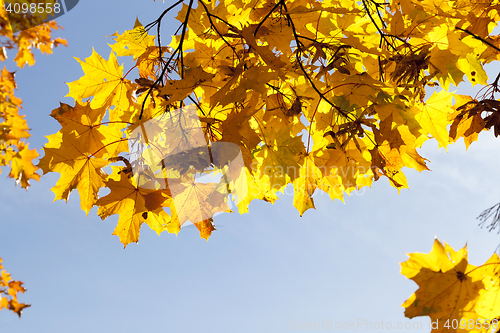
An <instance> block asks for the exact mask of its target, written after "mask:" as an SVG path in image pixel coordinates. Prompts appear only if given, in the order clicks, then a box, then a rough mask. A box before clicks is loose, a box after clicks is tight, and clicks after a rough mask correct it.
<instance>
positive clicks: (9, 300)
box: [0, 258, 30, 317]
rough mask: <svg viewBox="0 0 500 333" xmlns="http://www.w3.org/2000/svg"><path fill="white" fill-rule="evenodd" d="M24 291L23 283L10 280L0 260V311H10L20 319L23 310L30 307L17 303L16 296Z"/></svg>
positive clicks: (0, 259)
mask: <svg viewBox="0 0 500 333" xmlns="http://www.w3.org/2000/svg"><path fill="white" fill-rule="evenodd" d="M25 291H26V289H25V288H24V287H23V283H22V282H20V281H14V280H12V278H11V277H10V274H9V273H7V271H5V270H4V268H3V266H2V258H0V310H3V309H7V310H12V311H13V312H14V313H16V314H17V315H18V316H19V317H21V313H22V311H23V309H25V308H28V307H30V305H29V304H24V303H19V302H18V300H17V294H18V293H24V292H25Z"/></svg>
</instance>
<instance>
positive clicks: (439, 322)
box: [401, 239, 500, 333]
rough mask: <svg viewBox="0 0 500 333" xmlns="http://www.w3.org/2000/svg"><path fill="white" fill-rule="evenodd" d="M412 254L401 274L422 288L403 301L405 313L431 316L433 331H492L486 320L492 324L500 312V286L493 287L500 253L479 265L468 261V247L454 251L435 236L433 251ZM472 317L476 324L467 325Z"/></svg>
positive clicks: (410, 315) (415, 315)
mask: <svg viewBox="0 0 500 333" xmlns="http://www.w3.org/2000/svg"><path fill="white" fill-rule="evenodd" d="M409 256H410V258H409V259H408V260H407V261H406V262H404V263H401V274H403V275H404V276H406V277H408V278H410V279H412V280H413V281H415V282H416V283H417V284H418V285H419V289H418V290H417V291H416V292H415V293H414V294H413V295H412V296H411V297H410V298H409V299H408V300H406V302H404V303H403V307H405V308H406V310H405V316H406V317H408V318H414V317H417V316H429V317H430V318H431V321H432V323H433V325H432V332H433V333H437V332H486V331H489V330H488V329H485V328H486V326H485V324H486V323H487V326H488V328H489V327H490V326H491V322H490V321H491V320H493V319H494V318H496V317H498V316H499V315H500V304H499V302H498V301H497V296H498V288H494V287H495V286H496V282H497V281H498V272H499V267H500V260H499V259H498V256H497V255H493V257H492V258H491V259H490V260H489V261H488V262H486V263H485V264H484V265H482V266H479V267H476V266H474V265H471V264H469V263H468V262H467V250H466V248H465V247H464V248H463V249H461V250H459V251H457V252H455V251H454V250H453V249H452V248H451V247H450V246H449V245H447V244H444V245H443V244H442V243H440V242H439V241H438V240H437V239H436V240H435V241H434V246H433V248H432V251H431V252H430V253H428V254H423V253H411V254H409ZM489 289H492V290H489ZM470 320H471V321H474V323H475V324H474V325H473V327H467V326H466V325H467V324H468V323H469V321H470ZM464 324H465V325H464ZM480 325H481V326H480ZM497 326H498V325H497Z"/></svg>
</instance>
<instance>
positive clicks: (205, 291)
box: [0, 0, 500, 333]
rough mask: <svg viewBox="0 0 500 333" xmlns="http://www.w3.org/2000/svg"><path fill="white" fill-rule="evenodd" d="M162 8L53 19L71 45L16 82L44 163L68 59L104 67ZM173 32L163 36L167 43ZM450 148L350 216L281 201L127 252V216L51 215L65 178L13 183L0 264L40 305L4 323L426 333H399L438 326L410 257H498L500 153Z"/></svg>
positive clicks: (486, 138)
mask: <svg viewBox="0 0 500 333" xmlns="http://www.w3.org/2000/svg"><path fill="white" fill-rule="evenodd" d="M166 6H167V4H164V3H162V2H161V1H156V2H153V1H152V0H143V1H141V2H140V3H139V2H137V1H131V0H120V1H117V0H107V1H105V2H104V1H94V0H87V1H80V3H79V4H78V5H77V7H75V8H74V9H73V10H72V11H71V12H69V13H68V14H66V15H64V16H62V17H60V18H59V19H58V23H59V24H60V25H62V26H63V27H64V30H63V31H61V33H60V34H56V36H61V37H63V38H66V39H67V40H68V43H69V46H68V47H66V48H65V47H59V48H57V49H55V50H54V54H52V55H50V56H45V55H43V56H42V55H38V57H37V62H36V64H35V66H33V67H31V68H25V69H23V70H19V71H18V73H17V75H16V79H17V82H18V87H19V90H18V92H17V95H18V96H19V97H20V98H22V100H23V102H24V104H23V106H24V109H23V113H25V114H26V115H27V119H28V123H29V125H30V127H31V128H32V132H31V133H32V138H31V139H30V147H35V148H37V149H38V150H39V151H40V150H41V147H42V145H43V144H44V143H46V142H47V140H46V139H45V138H44V136H46V135H49V134H52V133H54V132H56V131H57V130H58V129H59V125H58V123H57V122H56V121H55V120H53V119H52V118H51V117H49V114H50V112H51V110H52V109H54V108H56V107H57V106H58V105H59V102H60V101H62V102H66V103H70V104H73V101H72V100H71V99H68V98H64V96H65V95H66V94H67V93H68V87H67V85H66V84H65V82H71V81H75V80H77V79H78V78H80V77H81V76H82V75H83V72H82V71H81V67H80V65H79V64H78V62H77V61H76V60H74V59H73V57H77V58H80V59H83V58H86V57H88V56H90V54H91V52H92V47H94V48H95V50H96V51H97V52H98V53H100V54H101V55H103V56H105V57H106V58H107V56H108V55H109V52H110V48H109V47H108V46H107V43H110V42H111V41H110V39H109V38H108V39H106V38H105V37H106V36H109V35H111V34H113V33H115V32H117V31H118V32H120V33H121V32H123V31H125V30H127V29H130V28H132V27H133V25H134V21H135V19H136V17H137V16H138V17H139V19H140V21H141V22H142V23H143V24H147V23H149V22H151V21H152V20H154V19H155V18H156V17H157V16H158V14H159V13H160V12H161V11H162V10H163V9H164V8H166ZM165 22H174V21H173V20H167V21H165ZM174 29H175V28H174V26H172V25H171V26H169V27H167V26H165V30H164V36H166V35H167V34H171V33H172V32H173V31H174ZM165 39H166V37H164V40H165ZM13 58H14V55H13V54H12V53H11V54H10V59H8V60H7V65H8V66H11V67H9V68H10V69H12V70H13V69H14V67H12V64H11V61H12V59H13ZM490 76H492V77H493V78H494V77H495V76H496V72H493V73H492V74H491V75H490ZM462 89H463V90H462V91H463V92H464V93H466V92H467V91H468V90H467V88H462ZM448 150H449V152H448V153H447V152H446V151H445V150H444V149H441V150H438V146H437V143H436V142H427V143H426V144H424V147H423V149H422V150H421V152H420V153H421V155H423V156H424V157H426V158H428V159H429V160H430V161H431V163H430V164H429V167H430V169H431V170H432V171H431V172H422V173H418V172H416V171H412V170H407V172H406V174H407V177H408V183H409V186H410V190H403V191H401V194H400V195H398V193H397V190H396V189H394V188H393V187H391V186H390V185H389V182H388V181H387V180H385V179H382V180H381V181H379V182H377V183H375V184H374V185H373V186H372V188H369V189H366V190H364V191H362V192H361V193H358V194H352V195H351V197H346V200H345V202H346V203H345V204H344V203H342V202H339V201H335V202H332V201H331V200H330V199H329V197H328V196H327V195H326V194H324V195H317V196H316V197H315V203H316V208H317V209H316V210H315V211H313V210H309V211H307V212H306V213H305V214H304V216H303V217H300V216H299V214H298V212H297V211H296V209H295V208H293V206H292V197H291V196H282V197H281V199H280V200H278V201H277V202H276V203H275V204H274V205H271V204H269V203H266V202H254V203H252V204H251V205H250V214H244V215H236V214H222V215H220V216H217V218H216V220H215V223H216V227H217V228H218V230H217V231H216V232H214V233H213V235H212V237H211V238H210V241H209V242H206V241H205V240H203V239H201V238H200V237H199V234H198V231H197V230H196V229H195V228H193V227H188V228H183V230H182V231H181V232H180V233H179V235H178V236H175V235H171V234H167V233H164V234H162V235H161V236H160V237H158V236H157V235H156V234H155V233H154V232H153V231H151V230H149V229H147V228H143V229H142V232H141V238H140V242H139V244H138V245H136V244H131V245H129V246H128V247H127V248H126V249H125V250H124V249H123V246H122V245H121V244H120V242H119V239H118V237H116V236H112V235H111V233H112V232H113V229H114V228H115V226H116V222H117V216H113V217H110V218H108V219H107V220H105V221H102V220H101V219H100V218H99V217H98V216H97V215H96V209H93V210H92V211H91V212H90V214H89V217H88V218H87V217H86V216H85V213H84V212H83V211H81V210H80V207H79V200H78V194H77V192H76V191H75V192H74V193H72V194H71V196H70V200H69V202H68V204H65V203H64V202H63V201H58V202H52V201H53V199H54V194H53V193H52V192H51V191H50V188H51V187H52V186H54V185H55V183H56V181H57V179H58V175H57V174H48V175H45V176H44V177H42V178H41V181H40V182H39V183H37V182H33V183H32V186H31V187H30V189H29V191H25V190H23V189H22V188H20V187H15V186H14V181H13V180H12V179H8V178H7V176H6V175H7V172H5V170H4V171H3V172H2V174H0V212H1V215H0V257H2V258H3V260H4V265H5V267H6V269H7V270H8V271H9V272H10V273H12V275H13V277H14V278H15V279H19V280H22V281H23V282H24V283H25V286H26V287H27V288H28V291H27V293H26V294H24V295H21V296H20V300H21V301H23V302H26V303H30V304H32V307H31V308H29V309H26V310H25V311H24V313H23V316H22V318H21V319H18V318H17V316H16V315H15V314H13V313H11V312H7V311H1V312H0V327H1V328H2V329H1V331H2V332H11V333H24V332H26V333H28V332H29V333H32V332H50V333H59V332H61V333H67V332H71V333H80V332H82V333H83V332H85V333H88V332H90V331H95V332H107V333H108V332H109V333H112V332H120V333H129V332H137V331H140V332H176V333H177V332H252V333H253V332H273V333H278V332H294V331H311V330H301V329H299V327H298V324H299V323H304V325H305V324H306V323H307V322H321V323H323V322H324V321H325V320H326V321H328V322H330V321H333V322H334V323H335V322H339V323H343V322H347V323H349V321H354V322H356V321H357V320H364V321H370V322H372V323H376V322H378V323H380V322H382V321H384V323H387V322H391V323H392V325H393V326H396V324H397V323H398V322H401V323H412V322H421V323H423V327H424V329H422V330H418V329H406V330H404V329H402V330H401V331H408V332H428V331H429V329H428V323H429V320H428V319H426V318H416V319H413V320H411V321H410V320H408V319H406V318H405V317H404V309H403V308H402V307H401V306H400V305H401V304H402V303H403V302H404V301H405V300H406V299H407V298H408V297H410V295H411V294H412V293H413V292H414V291H415V290H416V288H417V285H416V284H415V283H413V282H412V281H410V280H408V279H406V278H405V277H403V276H402V275H401V274H400V273H399V272H400V266H399V263H400V262H403V261H405V260H406V259H407V256H406V255H405V253H409V252H425V253H427V252H429V251H430V250H431V247H432V243H433V241H434V238H435V237H438V239H440V240H444V241H446V242H448V243H449V244H450V245H451V246H452V247H454V248H455V249H456V250H458V249H459V248H461V247H463V246H464V245H465V244H466V243H467V244H468V249H469V257H470V261H471V262H472V263H473V264H481V263H483V262H484V261H486V260H487V259H488V258H489V257H490V256H491V254H492V253H493V251H494V250H495V248H496V247H497V246H498V245H499V244H500V236H499V235H497V234H496V232H493V233H488V232H487V231H486V230H485V229H481V228H479V227H478V226H477V221H476V219H475V218H476V216H477V215H479V214H480V213H481V211H482V210H483V209H485V208H488V207H490V206H492V205H493V204H495V203H497V202H499V201H500V190H499V186H498V185H499V184H498V171H497V170H498V169H497V167H498V166H499V165H500V146H499V144H498V141H497V140H496V139H495V138H494V136H493V133H489V132H487V133H483V134H481V135H480V140H479V142H478V143H474V144H472V146H471V147H470V148H469V150H468V151H467V152H466V151H465V146H464V144H463V142H462V141H460V142H459V143H458V144H456V145H454V146H450V147H449V149H448ZM360 330H363V331H364V330H365V329H363V327H361V326H360V327H358V330H353V331H360ZM312 331H316V330H312ZM342 331H350V330H349V329H345V330H342Z"/></svg>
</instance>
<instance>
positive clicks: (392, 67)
mask: <svg viewBox="0 0 500 333" xmlns="http://www.w3.org/2000/svg"><path fill="white" fill-rule="evenodd" d="M178 6H181V8H180V11H179V13H178V15H177V17H176V18H177V20H178V21H179V22H180V25H179V29H178V30H177V34H176V35H174V36H173V37H172V41H171V42H170V44H169V45H168V46H165V45H162V44H161V40H162V39H161V38H160V31H161V29H160V28H161V25H162V20H163V19H164V17H165V15H166V14H167V13H168V12H169V11H170V10H172V9H174V8H176V7H178ZM498 6H499V5H498V4H497V3H496V2H477V1H446V0H438V1H435V0H433V1H430V0H424V1H416V0H405V1H388V2H384V3H379V2H376V1H373V0H363V1H354V0H325V1H317V0H286V1H285V0H266V1H260V0H259V1H257V0H239V1H234V0H221V1H203V0H199V1H197V3H195V1H194V0H189V1H187V0H186V1H181V0H179V1H177V2H175V3H174V4H172V5H170V7H168V9H166V10H165V11H164V12H163V13H162V14H161V15H160V16H159V18H158V19H157V20H156V21H154V22H152V23H150V24H148V25H146V26H143V25H142V24H141V23H140V22H139V21H138V20H137V21H136V24H135V26H134V28H133V29H132V30H128V31H125V32H124V33H122V34H119V33H116V34H114V35H113V36H112V38H113V43H112V44H111V45H110V46H111V49H112V51H111V54H110V55H109V58H108V59H105V58H103V57H102V56H101V55H99V54H97V53H96V52H95V51H94V52H93V53H92V55H91V56H90V57H88V58H86V59H85V60H80V59H77V61H78V62H79V63H80V65H81V66H82V69H83V71H84V73H85V75H84V76H83V77H82V78H80V79H79V80H77V81H75V82H71V83H69V84H68V85H69V89H70V92H69V94H68V96H70V97H73V98H74V99H75V105H74V106H70V105H67V104H61V106H60V107H59V108H57V109H55V110H53V111H52V114H51V115H52V117H54V118H55V119H56V120H57V121H58V122H59V123H60V125H61V130H60V131H59V132H57V133H55V134H52V135H50V136H48V139H49V142H48V143H47V144H46V145H45V148H44V152H45V156H44V157H43V158H42V159H41V160H40V163H39V165H38V166H39V167H40V168H41V169H42V170H43V172H44V173H47V172H58V173H60V174H61V177H60V179H59V181H58V182H57V184H56V186H55V187H54V188H53V191H54V193H55V194H56V199H64V200H67V199H68V197H69V194H70V193H71V192H72V191H73V190H74V189H77V190H78V192H79V195H80V202H81V208H82V209H83V210H84V211H85V212H86V213H87V214H88V212H89V211H90V210H91V209H92V207H94V206H97V207H98V210H97V213H98V215H99V216H100V217H101V218H102V219H105V218H107V217H108V216H110V215H113V214H118V215H119V220H118V226H117V227H116V229H115V231H114V234H115V235H118V236H119V237H120V240H121V242H122V243H123V244H124V245H127V244H129V243H130V242H137V241H138V239H139V232H140V228H141V225H142V224H143V223H146V224H147V225H148V226H149V227H150V228H152V229H153V230H155V231H156V232H157V233H160V232H162V231H165V230H166V231H168V232H174V233H177V232H178V231H179V230H180V227H181V226H182V225H183V224H184V223H186V222H187V221H190V222H192V223H194V224H195V225H196V226H197V227H198V229H199V230H200V233H201V235H202V237H203V238H208V236H209V235H210V233H211V232H212V231H213V230H214V226H213V223H212V222H213V217H214V214H216V213H217V212H226V211H230V209H229V206H228V203H230V202H229V201H231V202H233V203H234V205H235V206H237V207H238V210H239V212H240V213H244V212H248V206H249V204H250V202H251V201H253V200H255V199H258V200H264V201H267V202H271V203H273V202H274V201H275V200H276V199H277V198H278V196H277V193H278V192H284V191H285V188H286V187H287V185H289V184H293V192H294V199H293V204H294V206H295V207H296V208H297V210H298V211H299V213H300V214H301V215H302V214H304V212H305V211H307V210H308V209H310V208H314V200H313V198H312V196H313V194H314V193H316V192H320V191H322V192H324V193H327V194H328V195H329V196H330V197H331V198H332V200H333V199H339V200H343V196H344V193H347V194H349V193H351V192H352V191H355V190H358V189H360V188H362V187H364V186H370V185H371V184H372V182H373V181H374V180H378V179H379V178H381V177H386V178H387V179H389V181H390V183H391V184H392V185H393V186H394V187H396V188H398V190H399V189H402V188H407V181H406V177H405V176H404V173H403V170H402V169H403V168H404V167H408V168H413V169H416V170H418V171H422V170H428V167H427V165H426V161H427V160H426V159H425V158H423V157H422V156H420V155H419V153H418V152H417V149H418V148H420V147H421V146H422V144H423V142H425V141H426V140H428V139H429V138H434V139H436V140H437V141H438V143H439V146H440V147H446V146H447V145H448V144H449V143H452V142H454V141H456V140H458V139H459V138H460V137H464V138H465V139H466V143H467V144H469V143H470V142H472V141H474V140H475V139H476V138H477V133H478V132H479V131H481V130H483V129H485V128H491V127H494V126H495V124H496V123H495V122H496V121H497V119H500V118H498V117H496V113H495V112H496V109H495V110H490V109H487V111H488V112H490V114H491V113H495V116H492V117H490V120H487V119H483V118H481V111H480V110H479V111H478V110H477V108H478V106H477V105H479V104H477V103H476V104H477V105H476V104H474V105H475V106H470V105H471V104H470V102H473V101H474V100H473V99H472V98H471V97H464V96H460V95H456V94H455V93H453V92H452V89H453V87H455V86H457V85H458V84H459V83H460V82H462V81H463V80H464V77H466V79H467V80H469V81H470V82H471V83H472V84H474V85H475V84H481V85H485V86H486V85H487V75H486V72H485V71H484V69H483V65H484V64H486V63H488V62H491V61H493V60H496V59H497V57H498V52H497V51H496V50H495V49H494V48H492V47H490V44H491V45H493V44H494V43H495V41H496V38H495V37H494V36H490V34H491V33H492V30H493V28H494V27H495V26H496V25H497V22H498V21H499V19H500V16H499V14H498ZM155 32H156V35H153V33H155ZM117 57H132V61H133V66H132V67H131V68H130V69H129V70H127V71H126V72H124V70H123V65H120V64H119V62H118V58H117ZM129 76H135V79H129V78H128V77H129ZM429 87H430V88H432V87H437V88H436V89H434V90H435V91H434V92H431V89H429ZM429 92H431V95H430V96H426V94H428V93H429ZM467 103H469V104H467ZM478 103H479V102H478ZM483 104H484V103H483ZM483 104H481V105H483ZM488 105H491V103H490V104H488ZM465 110H467V111H468V113H467V115H465V114H464V112H465ZM482 110H484V108H483V109H482ZM476 114H480V116H479V117H480V118H481V119H483V120H482V121H483V122H484V124H483V123H481V121H480V120H479V119H478V118H477V116H475V115H476ZM493 118H494V119H493ZM491 119H493V120H491ZM479 123H480V124H479ZM478 124H479V125H478ZM485 124H488V125H485ZM450 125H452V126H451V130H452V133H451V136H450V133H449V131H448V130H449V127H450ZM483 125H484V126H483ZM499 126H500V125H499ZM200 175H211V176H212V177H213V178H214V179H216V181H211V182H199V181H197V179H199V177H200ZM217 178H218V179H219V180H218V181H217ZM105 188H107V189H108V190H109V192H108V194H107V195H105V196H102V195H101V193H106V192H105V190H104V189H105ZM101 190H102V191H103V192H101Z"/></svg>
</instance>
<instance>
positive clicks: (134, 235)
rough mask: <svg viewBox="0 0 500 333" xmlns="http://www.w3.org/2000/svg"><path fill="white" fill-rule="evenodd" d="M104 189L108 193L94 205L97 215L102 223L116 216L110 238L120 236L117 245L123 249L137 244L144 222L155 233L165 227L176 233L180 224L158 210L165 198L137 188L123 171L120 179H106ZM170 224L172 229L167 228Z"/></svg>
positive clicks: (148, 190) (151, 191)
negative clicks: (97, 207) (105, 187)
mask: <svg viewBox="0 0 500 333" xmlns="http://www.w3.org/2000/svg"><path fill="white" fill-rule="evenodd" d="M106 186H107V187H108V188H110V189H111V192H110V193H109V194H108V195H106V196H105V197H102V198H100V199H99V200H98V201H97V202H96V206H99V210H98V211H97V214H98V215H99V216H100V217H101V219H103V220H104V219H105V218H107V217H108V216H111V215H113V214H119V219H118V225H117V226H116V228H115V230H114V232H113V235H116V236H118V237H120V242H121V243H123V245H124V246H125V247H126V246H127V245H128V244H130V243H132V242H135V243H137V242H138V241H139V233H140V229H141V225H142V224H143V223H144V222H146V223H147V224H148V225H150V227H151V228H152V229H153V230H154V231H156V232H157V233H160V232H162V231H164V230H168V228H171V230H177V231H178V229H179V227H180V226H179V221H178V220H176V219H171V218H170V216H169V215H168V214H167V213H166V212H164V211H163V208H161V207H160V204H161V202H162V201H163V200H165V199H160V197H152V196H151V194H153V193H154V192H155V190H150V189H146V188H142V187H138V186H136V185H135V184H134V179H133V178H129V177H128V176H127V175H126V174H125V173H124V172H122V173H121V174H120V179H119V180H114V179H109V180H108V181H107V182H106ZM153 207H154V209H153ZM162 211H163V213H162ZM169 224H172V225H173V226H168V225H169Z"/></svg>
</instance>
